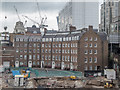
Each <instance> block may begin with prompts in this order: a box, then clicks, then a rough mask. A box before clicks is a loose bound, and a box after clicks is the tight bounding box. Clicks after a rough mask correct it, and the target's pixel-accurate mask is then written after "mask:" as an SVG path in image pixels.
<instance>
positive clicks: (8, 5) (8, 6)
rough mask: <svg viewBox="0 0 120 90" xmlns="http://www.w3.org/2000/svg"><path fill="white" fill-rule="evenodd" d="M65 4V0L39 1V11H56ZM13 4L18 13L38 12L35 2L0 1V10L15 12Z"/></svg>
mask: <svg viewBox="0 0 120 90" xmlns="http://www.w3.org/2000/svg"><path fill="white" fill-rule="evenodd" d="M64 5H65V2H39V9H40V12H42V11H49V10H51V11H56V10H60V9H61V7H63V6H64ZM14 6H15V7H16V8H17V10H18V13H33V12H38V7H37V3H36V2H2V10H3V11H6V12H9V13H15V9H14Z"/></svg>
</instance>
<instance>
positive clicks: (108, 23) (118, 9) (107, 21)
mask: <svg viewBox="0 0 120 90" xmlns="http://www.w3.org/2000/svg"><path fill="white" fill-rule="evenodd" d="M100 31H101V32H105V33H107V35H108V37H109V42H110V43H120V1H113V0H105V1H104V3H103V4H102V5H101V26H100Z"/></svg>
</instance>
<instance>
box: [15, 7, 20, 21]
mask: <svg viewBox="0 0 120 90" xmlns="http://www.w3.org/2000/svg"><path fill="white" fill-rule="evenodd" d="M14 9H15V11H16V14H17V16H18V19H19V21H21V19H20V16H19V14H18V11H17V8H16V7H15V6H14Z"/></svg>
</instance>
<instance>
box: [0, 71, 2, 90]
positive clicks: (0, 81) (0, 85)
mask: <svg viewBox="0 0 120 90" xmlns="http://www.w3.org/2000/svg"><path fill="white" fill-rule="evenodd" d="M0 89H2V73H0Z"/></svg>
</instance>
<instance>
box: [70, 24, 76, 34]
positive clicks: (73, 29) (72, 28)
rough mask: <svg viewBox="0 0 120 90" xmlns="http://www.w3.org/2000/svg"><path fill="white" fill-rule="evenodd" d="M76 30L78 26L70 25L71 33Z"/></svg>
mask: <svg viewBox="0 0 120 90" xmlns="http://www.w3.org/2000/svg"><path fill="white" fill-rule="evenodd" d="M75 30H76V27H75V26H72V25H70V33H71V32H72V31H75Z"/></svg>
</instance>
